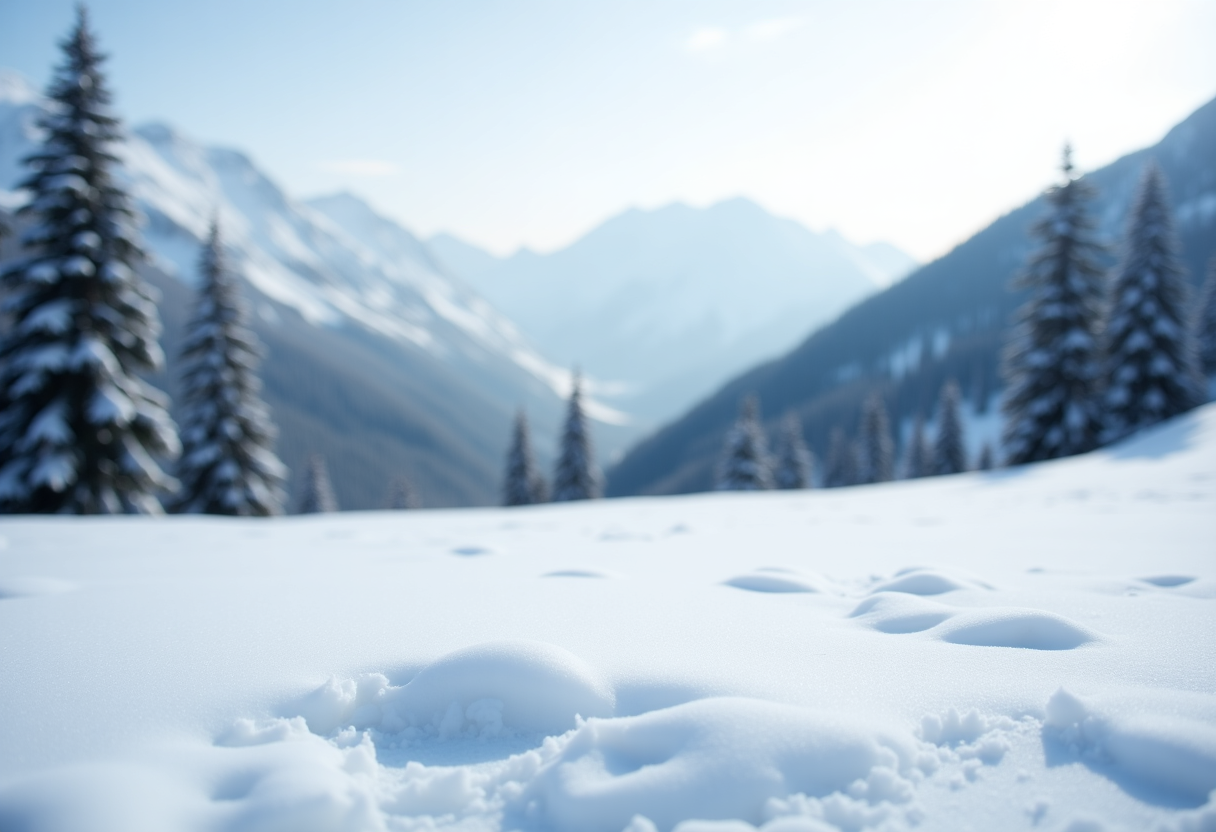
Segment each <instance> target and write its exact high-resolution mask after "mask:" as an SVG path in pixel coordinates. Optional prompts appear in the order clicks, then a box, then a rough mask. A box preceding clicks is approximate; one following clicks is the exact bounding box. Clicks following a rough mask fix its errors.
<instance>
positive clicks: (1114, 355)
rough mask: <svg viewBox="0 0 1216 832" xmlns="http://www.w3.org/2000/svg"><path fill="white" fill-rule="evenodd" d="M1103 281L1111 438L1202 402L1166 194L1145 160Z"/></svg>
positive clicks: (1187, 294) (1187, 297) (1158, 171)
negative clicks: (1116, 257) (1107, 282)
mask: <svg viewBox="0 0 1216 832" xmlns="http://www.w3.org/2000/svg"><path fill="white" fill-rule="evenodd" d="M1122 249H1123V250H1122V253H1121V257H1120V261H1119V265H1118V266H1117V267H1116V269H1115V272H1114V277H1113V280H1112V281H1111V291H1110V304H1109V313H1108V316H1107V325H1106V333H1105V337H1106V373H1105V376H1106V398H1105V404H1106V408H1105V415H1106V432H1105V437H1104V438H1105V439H1106V440H1107V441H1112V440H1114V439H1118V438H1119V437H1122V436H1126V435H1127V434H1129V433H1131V432H1132V431H1134V430H1138V429H1140V428H1144V427H1148V426H1149V425H1153V424H1156V423H1157V422H1160V421H1162V420H1163V419H1168V418H1170V417H1172V416H1176V415H1178V414H1179V413H1183V412H1185V411H1187V410H1189V409H1191V408H1192V407H1194V406H1196V405H1197V404H1199V402H1200V401H1201V400H1202V393H1201V391H1202V387H1203V384H1202V381H1201V379H1200V374H1199V355H1198V349H1197V345H1196V342H1195V338H1194V332H1193V330H1192V328H1191V321H1190V315H1191V311H1190V286H1189V285H1188V283H1187V280H1186V271H1185V269H1184V267H1183V265H1182V261H1181V259H1180V257H1179V255H1178V252H1179V249H1180V245H1179V243H1178V235H1177V233H1176V232H1175V230H1174V220H1173V215H1172V212H1171V210H1170V206H1169V197H1168V195H1167V193H1166V184H1165V176H1164V175H1163V174H1162V172H1161V168H1159V167H1158V166H1157V165H1156V163H1154V162H1149V163H1148V165H1146V166H1145V168H1144V174H1143V176H1142V177H1141V179H1140V187H1139V190H1138V192H1137V194H1136V200H1135V202H1134V204H1133V205H1132V210H1131V214H1130V215H1129V217H1128V224H1127V231H1126V233H1125V235H1124V240H1123V246H1122Z"/></svg>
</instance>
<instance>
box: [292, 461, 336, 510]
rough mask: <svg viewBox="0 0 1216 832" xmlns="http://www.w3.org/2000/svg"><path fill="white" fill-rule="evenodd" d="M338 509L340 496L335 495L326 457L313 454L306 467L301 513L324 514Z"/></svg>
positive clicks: (301, 494) (301, 496)
mask: <svg viewBox="0 0 1216 832" xmlns="http://www.w3.org/2000/svg"><path fill="white" fill-rule="evenodd" d="M337 510H338V498H337V496H335V495H334V486H333V483H331V482H330V480H329V468H328V467H326V465H325V457H323V456H321V454H313V455H312V456H310V457H309V458H308V465H307V466H305V468H304V480H303V487H302V488H301V491H300V512H299V513H300V514H322V513H325V512H330V511H337Z"/></svg>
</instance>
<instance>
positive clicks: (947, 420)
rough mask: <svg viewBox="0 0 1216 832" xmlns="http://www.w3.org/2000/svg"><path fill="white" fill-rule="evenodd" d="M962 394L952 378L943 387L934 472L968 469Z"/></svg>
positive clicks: (938, 408) (934, 445)
mask: <svg viewBox="0 0 1216 832" xmlns="http://www.w3.org/2000/svg"><path fill="white" fill-rule="evenodd" d="M961 400H962V394H961V393H960V392H959V389H958V384H957V383H956V382H955V381H954V379H950V380H949V381H947V382H946V383H945V385H944V386H943V387H942V393H941V398H940V399H938V403H937V437H936V438H935V440H934V442H933V474H934V475H935V476H941V475H943V474H961V473H962V472H963V471H966V470H967V445H966V443H965V442H964V441H963V419H962V416H961V414H960V413H959V403H960V402H961Z"/></svg>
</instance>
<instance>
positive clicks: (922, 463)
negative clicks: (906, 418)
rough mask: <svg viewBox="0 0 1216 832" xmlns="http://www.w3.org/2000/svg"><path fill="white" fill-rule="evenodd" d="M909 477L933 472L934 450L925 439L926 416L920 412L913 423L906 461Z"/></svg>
mask: <svg viewBox="0 0 1216 832" xmlns="http://www.w3.org/2000/svg"><path fill="white" fill-rule="evenodd" d="M905 468H906V470H907V472H908V479H910V480H915V479H919V478H920V477H928V476H930V475H931V474H932V473H933V450H932V448H931V447H930V446H929V442H928V440H926V439H925V417H924V416H921V415H920V414H919V413H918V414H917V415H916V421H915V422H913V424H912V436H911V438H910V439H909V440H908V456H907V460H906V462H905Z"/></svg>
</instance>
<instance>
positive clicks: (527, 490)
mask: <svg viewBox="0 0 1216 832" xmlns="http://www.w3.org/2000/svg"><path fill="white" fill-rule="evenodd" d="M544 501H545V480H544V478H543V477H542V476H541V475H540V470H539V469H538V468H537V467H536V460H535V458H534V457H533V456H532V439H531V435H530V432H529V430H528V417H527V415H526V414H525V413H524V412H523V411H522V410H521V411H519V413H518V414H517V415H516V417H515V432H514V434H513V436H512V439H511V450H510V451H509V452H508V453H507V475H506V477H505V478H504V479H503V484H502V504H503V505H504V506H527V505H532V504H534V503H543V502H544Z"/></svg>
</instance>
